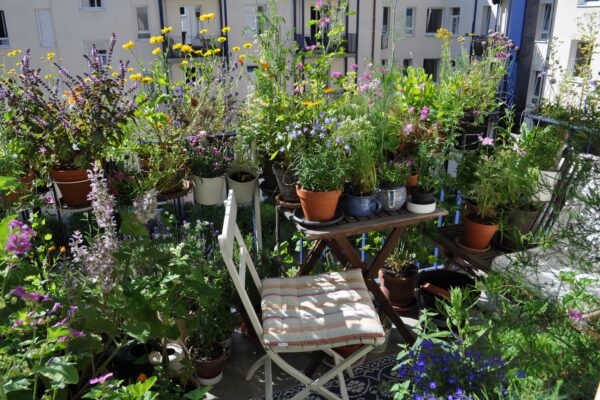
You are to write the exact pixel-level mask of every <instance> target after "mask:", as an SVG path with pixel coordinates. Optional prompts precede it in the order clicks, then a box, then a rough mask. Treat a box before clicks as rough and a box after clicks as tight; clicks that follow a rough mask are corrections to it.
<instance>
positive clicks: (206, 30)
mask: <svg viewBox="0 0 600 400" xmlns="http://www.w3.org/2000/svg"><path fill="white" fill-rule="evenodd" d="M207 33H208V29H202V30H201V31H200V34H201V35H206V34H207Z"/></svg>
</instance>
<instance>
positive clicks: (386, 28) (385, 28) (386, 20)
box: [381, 7, 390, 35]
mask: <svg viewBox="0 0 600 400" xmlns="http://www.w3.org/2000/svg"><path fill="white" fill-rule="evenodd" d="M381 33H383V34H384V35H387V34H388V33H390V8H389V7H383V22H382V27H381Z"/></svg>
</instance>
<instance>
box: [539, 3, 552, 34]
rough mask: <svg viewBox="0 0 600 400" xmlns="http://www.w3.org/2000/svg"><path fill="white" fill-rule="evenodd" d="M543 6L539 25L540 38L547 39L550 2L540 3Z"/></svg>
mask: <svg viewBox="0 0 600 400" xmlns="http://www.w3.org/2000/svg"><path fill="white" fill-rule="evenodd" d="M541 6H543V10H544V12H543V14H542V20H541V26H540V30H539V32H540V40H548V38H549V37H550V28H551V26H552V4H550V3H546V4H541Z"/></svg>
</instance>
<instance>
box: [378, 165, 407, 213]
mask: <svg viewBox="0 0 600 400" xmlns="http://www.w3.org/2000/svg"><path fill="white" fill-rule="evenodd" d="M410 174H411V172H410V166H409V165H408V164H407V163H404V162H396V161H389V162H387V163H385V164H383V165H382V166H381V167H380V168H379V169H378V171H377V178H378V181H379V191H378V194H377V196H378V198H379V201H380V202H381V208H382V209H384V210H385V211H395V210H399V209H400V208H402V206H403V205H404V203H405V202H406V197H407V192H406V186H405V184H406V181H407V179H408V178H409V177H410Z"/></svg>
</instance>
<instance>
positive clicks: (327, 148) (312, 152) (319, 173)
mask: <svg viewBox="0 0 600 400" xmlns="http://www.w3.org/2000/svg"><path fill="white" fill-rule="evenodd" d="M346 146H348V145H347V144H345V145H344V144H342V143H338V142H337V141H336V140H335V139H334V138H331V137H327V136H326V135H325V134H323V138H322V140H319V141H315V143H314V144H313V145H312V146H310V147H307V148H306V149H305V150H304V151H301V152H300V153H299V154H298V156H297V157H296V160H295V162H294V169H295V171H296V176H297V177H298V185H297V186H296V192H297V194H298V197H299V198H300V203H301V205H302V211H303V212H304V218H305V219H306V220H307V221H319V222H322V221H329V220H331V219H332V218H333V217H334V215H335V210H336V208H337V205H338V201H339V199H340V196H341V195H342V187H343V185H344V182H345V180H346V177H347V170H348V166H347V160H346V152H347V151H349V147H346Z"/></svg>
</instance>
